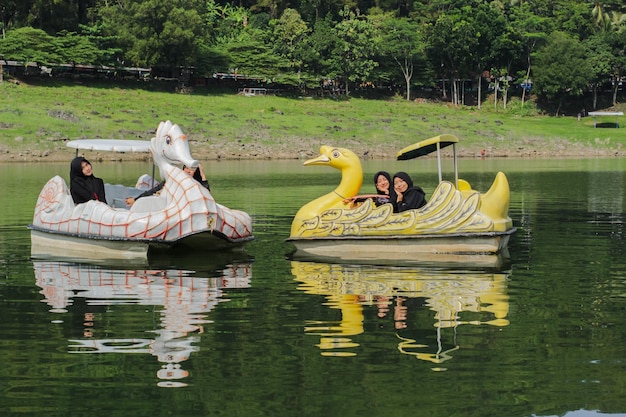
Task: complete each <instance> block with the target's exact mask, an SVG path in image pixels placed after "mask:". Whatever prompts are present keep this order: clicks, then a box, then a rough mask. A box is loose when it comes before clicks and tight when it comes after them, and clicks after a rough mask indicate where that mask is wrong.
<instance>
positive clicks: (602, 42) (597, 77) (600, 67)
mask: <svg viewBox="0 0 626 417" xmlns="http://www.w3.org/2000/svg"><path fill="white" fill-rule="evenodd" d="M585 46H586V47H587V48H588V50H589V62H590V63H591V69H592V79H591V87H592V92H593V109H594V110H595V109H596V106H597V102H598V87H600V86H601V85H602V82H603V81H605V80H607V79H608V78H610V76H611V63H612V61H613V58H614V57H613V54H612V51H611V46H610V45H609V44H608V43H607V36H606V32H601V33H599V34H597V35H595V36H592V37H591V38H589V39H587V40H585Z"/></svg>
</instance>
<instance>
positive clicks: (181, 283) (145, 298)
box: [33, 259, 252, 387]
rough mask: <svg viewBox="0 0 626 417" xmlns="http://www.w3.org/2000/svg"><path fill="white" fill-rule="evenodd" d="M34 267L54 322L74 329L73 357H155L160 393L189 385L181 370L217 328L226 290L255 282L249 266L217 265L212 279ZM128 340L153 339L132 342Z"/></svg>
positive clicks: (61, 265)
mask: <svg viewBox="0 0 626 417" xmlns="http://www.w3.org/2000/svg"><path fill="white" fill-rule="evenodd" d="M33 267H34V271H35V279H36V284H37V285H38V286H39V287H40V288H41V291H40V293H41V294H42V295H43V296H44V300H43V301H44V302H45V303H46V304H48V305H49V306H50V312H52V313H55V314H56V315H57V317H58V319H55V320H53V323H66V322H67V323H69V325H70V327H71V329H69V331H70V333H71V335H72V336H71V337H70V339H69V353H76V354H96V353H99V354H111V353H115V354H121V353H125V354H129V353H134V354H150V355H152V356H154V357H156V359H157V360H158V361H159V362H160V363H161V367H160V369H158V370H157V371H156V376H157V378H158V380H159V382H158V385H159V386H161V387H182V386H186V385H187V384H186V383H185V382H184V380H185V378H187V377H188V376H189V372H188V371H186V370H185V369H184V368H183V364H184V362H185V361H187V360H188V359H189V358H190V355H191V354H192V353H193V352H197V351H198V349H199V347H198V346H197V344H198V342H199V341H200V335H201V334H202V333H203V332H204V328H205V326H206V325H208V324H210V323H211V321H210V319H209V318H208V317H207V314H208V313H209V312H211V311H212V310H213V309H214V308H215V307H216V306H217V305H218V304H219V303H222V302H226V301H229V300H228V299H226V298H225V290H229V289H235V288H248V287H249V286H250V279H251V276H252V260H251V259H241V260H237V259H233V260H230V261H229V262H228V263H224V264H221V265H213V266H212V268H213V269H211V270H205V272H206V274H205V273H202V272H198V271H194V270H190V269H172V268H167V267H162V268H154V269H152V268H149V269H130V270H122V269H107V268H102V267H98V266H95V265H89V264H73V263H66V262H56V261H34V262H33ZM199 275H205V276H206V277H201V276H199ZM111 306H117V309H113V308H111ZM132 306H142V307H140V308H133V307H132ZM145 306H152V307H154V308H153V309H146V307H145ZM116 310H124V315H125V320H124V321H123V323H120V324H119V326H118V327H117V329H116V326H115V319H116ZM155 314H157V315H158V318H157V319H155V317H154V315H155ZM118 318H119V317H118ZM129 318H130V319H129ZM105 323H106V328H105V326H104V324H105ZM129 323H131V324H130V325H129ZM142 323H148V324H142ZM155 323H156V325H155ZM145 326H147V327H145ZM130 333H133V334H134V333H141V334H142V335H143V334H152V335H153V337H135V336H132V337H126V336H127V335H128V336H130Z"/></svg>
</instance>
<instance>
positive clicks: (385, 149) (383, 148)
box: [0, 139, 626, 163]
mask: <svg viewBox="0 0 626 417" xmlns="http://www.w3.org/2000/svg"><path fill="white" fill-rule="evenodd" d="M535 142H536V143H533V141H528V143H525V144H523V145H522V144H519V145H517V146H514V144H510V145H509V146H504V147H498V148H496V147H491V146H490V147H486V148H485V149H475V148H471V147H470V148H467V147H463V145H462V144H459V145H458V146H457V156H458V158H459V159H461V158H516V159H525V158H529V159H539V158H543V159H559V158H569V159H572V158H622V157H626V150H624V149H607V148H601V147H589V146H582V145H580V144H576V143H568V142H566V141H560V142H558V143H551V144H550V145H551V146H546V143H545V141H535ZM322 144H325V143H321V142H320V141H319V140H313V139H311V140H307V139H301V140H299V141H294V143H289V144H285V143H280V144H276V145H259V144H255V143H252V144H242V143H232V142H230V143H225V142H210V143H207V142H203V143H200V142H197V141H193V140H191V141H190V143H189V145H190V148H191V152H192V155H193V156H194V158H196V159H198V160H200V161H219V160H225V161H226V160H304V159H309V158H312V157H314V156H317V152H318V150H319V148H320V146H321V145H322ZM331 145H332V144H331ZM351 145H354V144H351ZM337 146H343V147H349V148H350V149H351V150H352V151H354V152H355V153H357V154H358V155H359V157H360V158H361V159H362V160H386V159H395V157H396V153H397V151H398V150H399V149H401V147H395V146H392V145H389V144H386V145H385V144H382V145H378V146H376V147H363V148H361V149H358V148H355V147H354V146H349V145H348V146H346V145H341V144H338V145H337ZM74 153H75V150H74V149H70V148H57V149H53V150H26V149H19V150H7V149H0V163H11V162H20V163H31V162H66V161H70V160H71V159H72V158H73V157H74ZM79 154H80V155H84V156H85V157H87V159H93V160H94V161H98V162H104V161H111V162H115V161H145V160H149V159H150V158H151V156H150V155H149V154H146V153H113V152H103V151H83V152H79ZM442 155H444V156H445V157H450V156H451V152H450V151H449V150H448V149H444V150H443V151H442ZM427 157H433V156H432V155H430V156H427Z"/></svg>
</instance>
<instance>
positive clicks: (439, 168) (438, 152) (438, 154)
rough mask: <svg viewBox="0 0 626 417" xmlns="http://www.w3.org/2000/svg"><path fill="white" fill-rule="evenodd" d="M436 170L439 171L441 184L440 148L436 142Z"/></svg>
mask: <svg viewBox="0 0 626 417" xmlns="http://www.w3.org/2000/svg"><path fill="white" fill-rule="evenodd" d="M437 170H438V171H439V182H441V148H440V146H439V142H437Z"/></svg>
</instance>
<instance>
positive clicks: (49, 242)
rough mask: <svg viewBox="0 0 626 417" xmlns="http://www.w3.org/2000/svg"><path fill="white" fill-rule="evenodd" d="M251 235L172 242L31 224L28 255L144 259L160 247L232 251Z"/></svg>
mask: <svg viewBox="0 0 626 417" xmlns="http://www.w3.org/2000/svg"><path fill="white" fill-rule="evenodd" d="M252 239H253V238H252V237H250V238H246V239H238V240H229V239H228V238H226V237H224V236H222V235H220V234H219V233H216V232H215V233H212V232H208V231H207V232H201V233H197V234H192V235H189V236H185V237H182V238H180V239H178V240H176V241H171V242H163V241H156V240H131V239H106V238H101V237H97V236H81V235H75V234H64V233H54V232H49V231H46V230H38V229H36V228H33V227H32V226H31V256H32V257H33V258H35V259H48V258H68V259H69V258H71V259H73V260H89V261H106V260H112V259H118V260H148V258H149V257H150V256H151V255H152V254H153V253H154V252H158V251H160V250H164V249H167V250H170V249H175V248H183V249H184V248H190V249H193V250H195V251H198V248H202V251H203V252H205V251H208V252H215V251H220V252H222V251H236V250H243V246H244V245H245V244H246V243H247V242H249V241H250V240H252Z"/></svg>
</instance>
